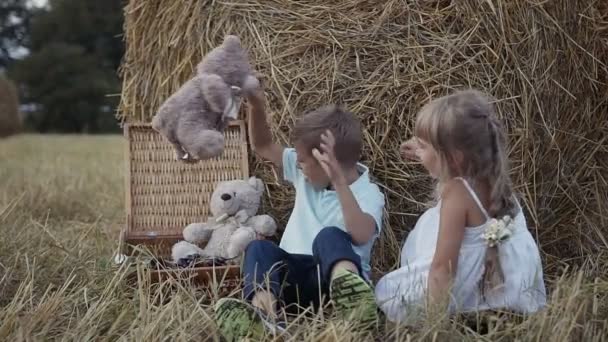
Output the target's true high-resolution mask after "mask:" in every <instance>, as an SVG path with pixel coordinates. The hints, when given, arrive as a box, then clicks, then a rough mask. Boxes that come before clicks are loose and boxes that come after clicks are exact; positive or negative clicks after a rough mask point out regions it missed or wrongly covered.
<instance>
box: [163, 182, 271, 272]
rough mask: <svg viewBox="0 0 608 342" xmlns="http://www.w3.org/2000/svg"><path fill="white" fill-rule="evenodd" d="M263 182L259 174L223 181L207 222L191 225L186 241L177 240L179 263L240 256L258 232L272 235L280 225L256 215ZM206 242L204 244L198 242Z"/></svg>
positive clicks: (175, 257) (185, 233) (175, 253)
mask: <svg viewBox="0 0 608 342" xmlns="http://www.w3.org/2000/svg"><path fill="white" fill-rule="evenodd" d="M263 192H264V184H263V183H262V181H261V180H260V179H258V178H256V177H251V178H250V179H249V180H233V181H226V182H221V183H219V184H218V185H217V187H216V188H215V190H214V192H213V194H212V195H211V203H210V209H211V214H212V215H213V216H212V217H210V218H209V219H208V220H207V222H205V223H192V224H190V225H188V226H187V227H186V228H185V229H184V231H183V236H184V240H185V241H180V242H178V243H176V244H175V245H174V246H173V248H172V253H171V256H172V258H173V261H174V262H175V263H177V264H178V265H181V266H184V264H188V262H189V261H191V260H193V259H196V258H197V257H202V258H223V259H233V258H236V257H238V256H240V255H241V254H242V253H243V251H244V250H245V248H246V247H247V245H248V244H249V243H250V242H251V241H253V240H255V239H256V238H257V235H258V234H259V235H262V236H272V235H274V234H275V232H276V229H277V225H276V222H275V221H274V219H273V218H272V217H270V216H268V215H256V213H257V211H258V208H259V206H260V202H261V199H262V194H263ZM202 242H207V244H206V245H205V247H204V248H200V247H199V246H198V244H200V243H202Z"/></svg>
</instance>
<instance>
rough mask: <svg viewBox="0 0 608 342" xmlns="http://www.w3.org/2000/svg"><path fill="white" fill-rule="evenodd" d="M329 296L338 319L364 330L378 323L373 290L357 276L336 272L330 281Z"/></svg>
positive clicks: (345, 271)
mask: <svg viewBox="0 0 608 342" xmlns="http://www.w3.org/2000/svg"><path fill="white" fill-rule="evenodd" d="M330 296H331V299H332V301H333V302H334V306H335V309H336V313H337V314H338V316H339V317H340V318H342V319H344V320H347V321H349V322H355V324H356V325H357V326H358V327H361V328H364V329H366V328H372V327H373V326H375V325H376V324H377V323H378V310H377V307H376V297H375V295H374V290H373V289H372V288H371V286H370V285H369V284H368V283H367V282H366V281H365V280H363V278H361V277H360V276H359V275H357V274H355V273H352V272H350V271H347V270H344V269H340V270H337V271H336V275H335V277H334V278H333V279H332V281H331V285H330Z"/></svg>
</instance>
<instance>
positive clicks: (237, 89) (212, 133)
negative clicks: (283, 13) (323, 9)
mask: <svg viewBox="0 0 608 342" xmlns="http://www.w3.org/2000/svg"><path fill="white" fill-rule="evenodd" d="M259 86H260V83H259V81H258V79H257V78H256V76H255V73H254V71H253V69H252V67H251V65H250V64H249V59H248V56H247V52H246V51H245V50H244V49H243V48H242V47H241V42H240V40H239V38H238V37H237V36H233V35H229V36H226V37H225V39H224V42H223V43H222V45H220V46H218V47H216V48H215V49H213V50H212V51H210V52H209V53H208V54H207V55H206V56H205V57H204V58H203V60H202V61H201V62H200V63H199V65H198V66H197V70H196V75H195V76H194V77H193V78H191V79H190V80H188V81H187V82H186V83H185V84H184V85H183V86H182V87H181V88H180V89H178V90H177V92H175V93H174V94H173V95H171V96H170V97H169V98H168V99H167V100H166V101H165V102H164V103H163V104H162V105H161V106H160V108H159V109H158V112H157V113H156V115H155V116H154V118H153V119H152V128H153V129H154V130H156V131H158V132H159V133H160V134H162V135H163V136H164V137H165V138H166V139H167V140H168V141H169V142H170V143H171V144H172V145H173V148H174V149H175V153H176V157H177V159H179V160H182V161H187V162H195V161H198V160H204V159H210V158H213V157H217V156H219V155H220V154H222V152H223V150H224V129H225V128H226V126H227V125H228V122H229V121H230V120H232V119H236V118H237V114H238V111H239V108H240V103H241V97H242V95H244V94H249V93H251V92H252V91H255V89H257V88H259Z"/></svg>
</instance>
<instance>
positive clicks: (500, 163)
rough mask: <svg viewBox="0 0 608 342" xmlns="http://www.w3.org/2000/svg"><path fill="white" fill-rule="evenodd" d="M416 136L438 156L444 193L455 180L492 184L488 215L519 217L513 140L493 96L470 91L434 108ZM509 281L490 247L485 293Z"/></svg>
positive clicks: (423, 115)
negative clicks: (513, 174) (512, 171)
mask: <svg viewBox="0 0 608 342" xmlns="http://www.w3.org/2000/svg"><path fill="white" fill-rule="evenodd" d="M415 135H416V136H417V137H418V138H420V139H423V140H425V141H427V142H428V143H429V144H431V146H433V148H434V149H435V151H437V154H438V157H439V163H440V174H439V184H438V189H439V190H438V191H440V189H441V184H442V182H444V181H446V180H448V179H451V178H453V177H463V178H465V179H467V180H469V181H472V182H476V181H481V182H486V184H488V185H489V187H490V190H491V191H490V203H489V208H488V210H487V211H488V214H489V215H490V216H491V217H498V218H501V217H503V216H505V215H508V216H511V217H515V215H516V214H517V211H518V210H519V208H518V206H517V203H516V201H515V198H514V196H513V186H512V183H511V179H510V177H509V165H508V157H507V151H506V140H507V139H506V135H505V133H504V130H503V127H502V125H501V123H500V121H499V120H498V118H497V117H496V113H495V111H494V107H493V105H492V104H491V100H490V98H489V97H488V96H486V95H485V94H483V93H481V92H479V91H477V90H465V91H458V92H456V93H454V94H451V95H448V96H444V97H441V98H438V99H436V100H434V101H432V102H430V103H428V104H427V105H426V106H424V107H423V108H422V110H421V111H420V113H419V114H418V118H417V119H416V127H415ZM457 161H458V162H457ZM503 280H504V277H503V274H502V271H501V270H500V265H499V263H498V252H497V249H496V247H492V248H488V250H487V252H486V267H485V271H484V276H483V278H482V280H481V284H480V285H482V293H483V292H484V291H483V289H486V288H487V287H488V286H491V287H495V286H497V285H499V284H497V283H499V282H502V281H503Z"/></svg>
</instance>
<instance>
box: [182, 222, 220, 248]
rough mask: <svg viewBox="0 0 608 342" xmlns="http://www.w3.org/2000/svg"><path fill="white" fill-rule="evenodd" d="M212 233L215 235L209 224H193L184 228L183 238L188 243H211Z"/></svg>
mask: <svg viewBox="0 0 608 342" xmlns="http://www.w3.org/2000/svg"><path fill="white" fill-rule="evenodd" d="M211 233H213V226H212V225H211V224H209V223H208V222H205V223H191V224H189V225H188V226H186V228H184V232H183V236H184V239H185V240H186V241H188V242H192V243H200V242H204V241H209V239H210V238H211Z"/></svg>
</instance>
